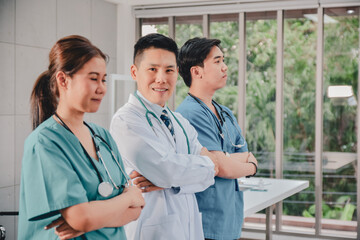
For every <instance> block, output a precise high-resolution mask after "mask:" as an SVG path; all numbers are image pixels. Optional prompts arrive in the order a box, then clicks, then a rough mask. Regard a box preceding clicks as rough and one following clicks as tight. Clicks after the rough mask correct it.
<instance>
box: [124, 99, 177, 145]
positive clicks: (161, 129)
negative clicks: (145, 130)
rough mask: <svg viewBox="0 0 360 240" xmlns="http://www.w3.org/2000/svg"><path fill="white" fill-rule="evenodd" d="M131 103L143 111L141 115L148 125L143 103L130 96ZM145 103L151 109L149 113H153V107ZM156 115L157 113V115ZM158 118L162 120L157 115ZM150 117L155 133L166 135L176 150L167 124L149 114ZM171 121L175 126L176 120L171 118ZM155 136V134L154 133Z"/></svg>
mask: <svg viewBox="0 0 360 240" xmlns="http://www.w3.org/2000/svg"><path fill="white" fill-rule="evenodd" d="M129 103H131V104H133V105H135V106H136V108H137V109H141V114H142V115H143V119H144V121H145V122H146V124H148V123H147V119H146V117H145V114H146V109H145V108H144V107H143V106H142V105H141V103H140V102H139V100H138V99H137V98H136V97H135V96H134V95H133V94H130V96H129ZM143 103H144V104H145V106H146V107H147V108H148V109H149V111H153V109H152V108H151V106H149V104H147V103H146V102H145V101H144V100H143ZM153 112H154V111H153ZM154 113H155V112H154ZM155 114H156V113H155ZM169 115H171V113H169ZM156 116H157V117H158V118H159V119H160V116H158V115H157V114H156ZM149 117H150V119H151V122H152V124H153V126H154V129H155V131H156V132H157V133H158V135H159V134H160V133H164V134H165V135H166V137H167V139H168V142H170V144H171V145H172V146H173V148H174V149H176V145H175V141H174V138H173V137H172V135H171V133H170V131H169V129H168V128H167V127H166V126H165V124H164V123H163V121H161V120H160V122H159V121H158V120H157V119H155V118H154V117H153V116H151V115H150V114H149ZM170 119H171V121H172V124H173V126H174V121H175V119H173V118H172V116H171V117H170ZM174 130H175V136H176V133H177V131H176V129H174ZM154 134H155V133H154ZM156 137H158V136H156Z"/></svg>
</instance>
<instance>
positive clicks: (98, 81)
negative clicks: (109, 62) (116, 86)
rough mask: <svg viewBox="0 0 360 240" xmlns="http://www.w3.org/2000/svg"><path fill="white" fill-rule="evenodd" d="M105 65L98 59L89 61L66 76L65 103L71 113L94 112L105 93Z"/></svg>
mask: <svg viewBox="0 0 360 240" xmlns="http://www.w3.org/2000/svg"><path fill="white" fill-rule="evenodd" d="M105 77H106V63H105V60H104V59H102V58H100V57H94V58H92V59H90V60H89V61H88V62H87V63H85V64H84V66H83V67H82V68H81V69H80V70H79V71H77V72H76V73H75V74H73V76H72V77H70V76H66V82H65V84H66V91H64V92H65V98H64V100H65V102H66V103H67V106H69V108H71V109H72V110H73V111H77V112H96V111H97V110H98V109H99V107H100V103H101V100H102V98H103V97H104V95H105V93H106V80H105Z"/></svg>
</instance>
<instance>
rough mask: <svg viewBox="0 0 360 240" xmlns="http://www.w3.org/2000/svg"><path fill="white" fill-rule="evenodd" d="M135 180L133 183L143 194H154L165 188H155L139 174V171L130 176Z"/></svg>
mask: <svg viewBox="0 0 360 240" xmlns="http://www.w3.org/2000/svg"><path fill="white" fill-rule="evenodd" d="M129 176H130V178H131V179H134V180H133V183H134V184H135V185H136V186H137V187H138V188H140V189H141V191H142V192H144V193H145V192H152V191H159V190H163V188H161V187H158V186H155V185H154V184H153V183H152V182H150V181H149V180H148V179H146V178H145V177H144V176H143V175H141V174H140V173H138V172H137V171H132V172H131V174H130V175H129Z"/></svg>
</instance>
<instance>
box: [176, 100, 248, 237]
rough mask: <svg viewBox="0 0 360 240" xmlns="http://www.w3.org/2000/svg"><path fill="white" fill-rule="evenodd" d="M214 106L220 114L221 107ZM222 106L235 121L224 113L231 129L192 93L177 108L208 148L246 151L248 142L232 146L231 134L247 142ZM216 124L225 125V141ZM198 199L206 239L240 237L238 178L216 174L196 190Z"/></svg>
mask: <svg viewBox="0 0 360 240" xmlns="http://www.w3.org/2000/svg"><path fill="white" fill-rule="evenodd" d="M200 101H201V100H200ZM215 107H216V109H217V111H218V113H220V109H219V107H217V106H215ZM221 107H222V109H223V110H224V111H227V112H228V113H229V114H230V116H231V117H232V119H233V121H234V124H232V122H231V120H230V119H229V117H228V116H227V115H226V114H223V115H224V117H225V124H226V126H227V129H228V130H229V132H227V129H226V127H225V125H223V126H221V124H220V121H219V120H218V119H217V117H216V115H215V114H214V113H213V112H212V111H211V110H210V109H209V108H208V107H207V106H206V105H205V104H204V103H203V106H202V105H200V104H199V103H198V102H197V101H196V100H195V99H194V98H193V97H191V96H187V97H186V98H185V99H184V101H183V102H182V103H181V105H180V106H179V107H178V108H177V109H176V111H177V112H179V113H181V114H182V115H183V116H184V117H185V118H187V119H188V120H189V122H190V123H191V124H192V125H193V126H194V127H195V129H196V131H197V132H198V134H199V136H198V139H199V141H200V143H201V144H202V145H203V146H204V147H206V148H207V149H208V150H209V151H224V152H228V153H236V152H247V151H248V149H247V144H246V142H245V145H244V146H243V147H241V148H235V147H234V146H232V144H231V142H230V140H229V136H230V138H231V140H232V142H233V143H234V144H244V141H245V139H244V138H243V137H242V136H241V130H240V127H239V126H238V124H237V121H236V119H235V117H234V115H233V114H232V112H231V111H230V109H228V108H227V107H225V106H222V105H221ZM217 124H218V126H221V128H222V132H223V133H224V136H225V139H224V140H223V139H222V138H221V136H220V134H219V130H218V127H217ZM236 128H238V130H239V132H240V134H239V132H238V131H237V130H236ZM196 198H197V200H198V205H199V210H200V212H201V213H202V222H203V228H204V235H205V238H210V239H218V240H220V239H223V240H229V239H238V238H240V235H241V227H242V224H243V218H244V201H243V193H242V191H239V186H238V182H237V179H225V178H220V177H215V184H214V185H212V186H210V187H209V188H208V189H206V190H205V191H203V192H200V193H196Z"/></svg>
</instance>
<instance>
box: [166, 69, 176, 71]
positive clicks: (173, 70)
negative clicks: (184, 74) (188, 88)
mask: <svg viewBox="0 0 360 240" xmlns="http://www.w3.org/2000/svg"><path fill="white" fill-rule="evenodd" d="M166 72H174V69H166Z"/></svg>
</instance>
